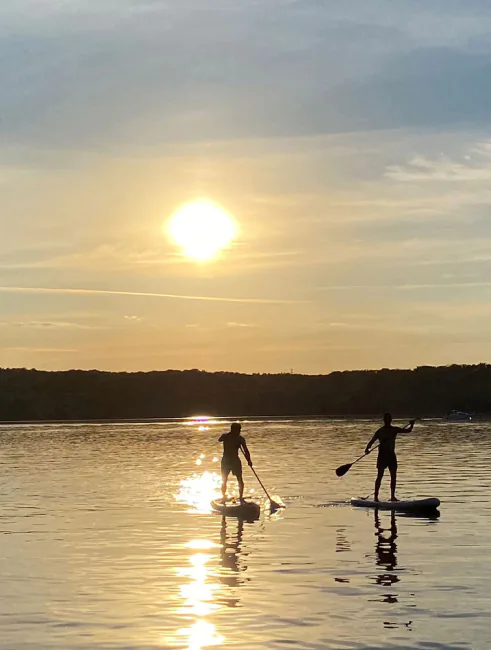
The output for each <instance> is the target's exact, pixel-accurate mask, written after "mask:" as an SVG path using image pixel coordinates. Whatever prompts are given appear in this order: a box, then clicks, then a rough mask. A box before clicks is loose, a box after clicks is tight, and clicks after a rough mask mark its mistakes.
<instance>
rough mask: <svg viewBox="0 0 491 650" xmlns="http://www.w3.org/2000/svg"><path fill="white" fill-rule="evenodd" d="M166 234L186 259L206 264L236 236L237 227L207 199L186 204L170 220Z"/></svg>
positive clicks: (222, 210) (228, 215)
mask: <svg viewBox="0 0 491 650" xmlns="http://www.w3.org/2000/svg"><path fill="white" fill-rule="evenodd" d="M167 232H168V234H169V236H170V239H171V240H172V242H173V243H174V244H175V245H176V246H178V247H179V248H181V249H182V252H183V254H184V255H185V256H186V257H190V258H192V259H194V260H197V261H200V262H205V261H209V260H212V259H214V258H216V257H217V256H218V254H219V253H220V251H222V250H223V249H225V248H227V247H228V246H230V244H231V243H232V241H233V240H234V239H235V237H236V236H237V225H236V223H235V221H234V220H233V219H232V217H231V216H230V214H229V213H228V212H227V211H226V210H224V209H223V208H222V207H220V206H219V205H217V204H216V203H213V201H209V200H207V199H199V200H196V201H192V202H191V203H185V204H184V205H183V206H181V207H180V208H179V209H178V210H176V212H174V214H173V215H172V216H171V218H170V219H169V222H168V224H167Z"/></svg>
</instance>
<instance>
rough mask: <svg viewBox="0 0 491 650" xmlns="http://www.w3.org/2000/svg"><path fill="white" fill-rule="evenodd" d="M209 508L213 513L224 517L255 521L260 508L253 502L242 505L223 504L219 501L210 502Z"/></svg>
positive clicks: (234, 502)
mask: <svg viewBox="0 0 491 650" xmlns="http://www.w3.org/2000/svg"><path fill="white" fill-rule="evenodd" d="M211 507H212V508H213V510H214V511H215V512H219V513H220V514H222V515H225V516H226V517H241V518H243V519H257V518H258V517H259V513H260V512H261V506H260V505H259V504H258V503H254V501H245V502H244V503H239V502H238V501H228V502H227V503H225V504H224V503H222V502H221V501H212V502H211Z"/></svg>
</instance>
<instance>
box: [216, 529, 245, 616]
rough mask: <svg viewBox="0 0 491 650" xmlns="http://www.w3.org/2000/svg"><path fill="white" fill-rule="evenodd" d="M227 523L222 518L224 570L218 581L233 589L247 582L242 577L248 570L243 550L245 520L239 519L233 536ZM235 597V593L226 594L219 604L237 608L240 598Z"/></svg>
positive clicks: (222, 562) (221, 532) (221, 559)
mask: <svg viewBox="0 0 491 650" xmlns="http://www.w3.org/2000/svg"><path fill="white" fill-rule="evenodd" d="M227 523H230V520H229V521H228V522H227V518H226V517H222V527H221V529H220V547H221V548H220V565H221V567H222V570H221V571H220V572H219V573H218V579H219V580H220V582H221V583H222V584H223V585H225V586H227V587H231V588H232V589H233V588H236V587H239V586H240V585H241V584H242V583H243V582H244V581H245V580H246V579H244V577H243V576H241V573H243V572H244V571H246V570H247V565H246V564H245V561H244V559H245V556H246V555H247V553H244V551H243V550H242V535H243V532H244V520H243V519H237V530H236V531H235V532H236V534H234V533H233V532H232V534H231V531H230V530H227ZM235 595H236V594H235V592H232V593H231V594H228V593H224V594H223V595H222V596H221V597H220V598H219V599H218V602H220V603H221V604H223V605H226V606H227V607H236V606H237V605H238V604H239V602H240V600H239V598H238V597H234V596H235ZM237 596H238V594H237Z"/></svg>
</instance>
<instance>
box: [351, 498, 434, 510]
mask: <svg viewBox="0 0 491 650" xmlns="http://www.w3.org/2000/svg"><path fill="white" fill-rule="evenodd" d="M351 505H352V506H355V507H357V508H377V509H379V510H398V511H399V512H421V511H423V510H424V511H428V510H436V509H437V508H438V506H439V505H440V499H437V498H436V497H431V498H430V499H414V500H411V501H371V500H370V499H361V498H358V499H351Z"/></svg>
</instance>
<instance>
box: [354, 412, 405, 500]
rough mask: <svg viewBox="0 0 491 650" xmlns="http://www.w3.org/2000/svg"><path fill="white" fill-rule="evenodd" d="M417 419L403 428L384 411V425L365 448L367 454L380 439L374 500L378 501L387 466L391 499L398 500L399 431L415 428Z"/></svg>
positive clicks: (403, 431)
mask: <svg viewBox="0 0 491 650" xmlns="http://www.w3.org/2000/svg"><path fill="white" fill-rule="evenodd" d="M414 422H415V420H410V421H409V424H408V425H407V426H406V427H404V429H401V428H400V427H394V426H392V415H391V414H390V413H384V426H383V427H380V429H379V430H378V431H377V432H376V433H375V434H374V435H373V437H372V439H371V440H370V442H369V443H368V445H367V446H366V449H365V454H369V453H370V449H371V447H372V445H373V444H374V443H375V442H376V441H377V440H378V441H379V448H378V458H377V478H376V480H375V496H374V500H375V501H378V500H379V499H378V493H379V491H380V484H381V483H382V478H383V476H384V472H385V470H386V468H388V469H389V472H390V500H391V501H398V499H396V485H397V456H396V437H397V434H398V433H410V432H411V431H412V430H413V427H414Z"/></svg>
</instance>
